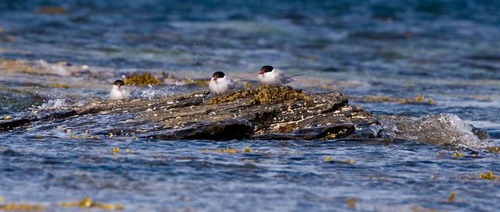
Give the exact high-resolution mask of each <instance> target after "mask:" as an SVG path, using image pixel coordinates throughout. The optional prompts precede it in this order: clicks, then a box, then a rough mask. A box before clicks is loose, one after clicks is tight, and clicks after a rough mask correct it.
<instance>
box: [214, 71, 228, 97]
mask: <svg viewBox="0 0 500 212" xmlns="http://www.w3.org/2000/svg"><path fill="white" fill-rule="evenodd" d="M231 87H232V82H231V80H229V79H228V78H227V77H226V74H224V72H222V71H217V72H215V73H214V74H212V79H211V80H210V83H208V89H209V90H210V93H211V94H212V95H223V94H226V93H228V92H229V89H230V88H231Z"/></svg>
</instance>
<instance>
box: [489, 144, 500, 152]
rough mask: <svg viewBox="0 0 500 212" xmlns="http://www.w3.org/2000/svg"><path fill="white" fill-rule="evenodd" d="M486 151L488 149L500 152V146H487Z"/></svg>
mask: <svg viewBox="0 0 500 212" xmlns="http://www.w3.org/2000/svg"><path fill="white" fill-rule="evenodd" d="M486 151H488V152H490V153H500V146H490V147H486Z"/></svg>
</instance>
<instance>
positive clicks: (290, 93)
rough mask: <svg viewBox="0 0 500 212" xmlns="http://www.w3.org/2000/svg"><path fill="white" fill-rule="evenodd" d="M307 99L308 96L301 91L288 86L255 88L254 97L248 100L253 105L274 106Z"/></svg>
mask: <svg viewBox="0 0 500 212" xmlns="http://www.w3.org/2000/svg"><path fill="white" fill-rule="evenodd" d="M307 99H308V96H307V95H306V94H305V93H304V92H302V90H295V89H293V88H292V87H290V86H287V87H273V86H260V87H258V88H257V92H256V93H255V95H254V96H253V97H252V98H251V99H250V103H251V104H254V105H260V104H275V103H283V102H286V101H289V100H294V101H300V100H307Z"/></svg>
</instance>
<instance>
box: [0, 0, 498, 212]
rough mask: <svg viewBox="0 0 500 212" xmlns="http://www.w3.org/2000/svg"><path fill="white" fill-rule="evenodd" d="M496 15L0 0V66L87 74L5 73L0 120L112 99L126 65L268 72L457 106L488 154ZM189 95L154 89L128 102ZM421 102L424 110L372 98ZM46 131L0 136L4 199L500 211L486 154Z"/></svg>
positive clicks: (385, 107)
mask: <svg viewBox="0 0 500 212" xmlns="http://www.w3.org/2000/svg"><path fill="white" fill-rule="evenodd" d="M499 11H500V1H486V0H405V1H403V0H401V1H384V0H366V1H361V0H359V1H358V0H336V1H310V0H301V1H259V0H248V1H243V0H233V1H222V0H207V1H195V0H184V1H161V0H143V1H138V0H119V1H102V0H101V1H98V0H0V62H2V60H24V61H28V62H33V63H37V64H41V63H42V64H57V63H60V62H61V61H65V62H66V63H69V64H71V65H72V66H73V67H86V68H85V69H88V67H90V69H91V70H93V71H94V72H92V73H94V74H93V75H86V74H85V73H86V72H82V73H81V74H78V73H76V74H74V73H73V74H67V72H64V70H62V72H63V73H65V74H55V75H54V74H46V75H44V74H38V75H37V74H35V75H33V74H26V73H13V72H6V71H2V70H0V71H2V72H1V73H0V115H1V116H2V117H6V116H9V117H12V118H15V117H17V116H21V115H22V114H24V113H27V112H29V111H30V110H32V109H34V108H41V107H42V108H44V107H46V108H50V107H57V106H60V105H64V104H70V103H75V102H77V103H79V104H85V102H86V101H88V100H89V99H92V98H105V97H106V95H107V94H108V92H109V88H110V84H111V82H112V81H114V79H116V78H119V77H121V75H123V74H127V73H132V72H150V73H153V74H160V73H162V72H168V73H171V74H173V75H174V76H190V77H194V78H201V79H203V78H206V79H207V80H208V79H209V78H210V76H211V74H212V73H213V72H214V71H224V72H226V73H227V74H228V75H229V76H231V75H232V76H234V77H233V78H240V77H248V76H250V77H253V76H255V75H256V74H257V72H258V69H259V68H260V67H261V66H263V65H268V64H269V65H273V66H276V67H279V68H280V69H283V70H285V71H287V72H288V73H290V74H291V75H298V76H297V77H296V78H297V79H296V81H295V82H294V83H292V84H291V85H292V86H293V87H295V88H301V89H304V90H305V91H306V92H311V93H313V92H324V91H331V90H334V91H340V92H343V93H345V94H346V95H347V96H348V97H349V98H350V103H351V104H357V105H361V106H362V107H364V108H366V109H368V110H370V111H372V113H373V114H374V115H400V116H412V117H419V116H423V115H430V114H439V113H451V114H455V115H457V116H458V117H460V118H461V119H462V120H464V121H465V122H467V123H470V124H473V125H475V126H476V127H480V128H483V129H486V130H487V131H488V133H489V136H490V139H488V142H490V143H491V145H493V146H494V145H498V144H500V12H499ZM40 61H42V62H40ZM82 69H83V68H82ZM95 73H97V74H95ZM250 80H254V79H252V78H250ZM49 83H62V84H68V85H70V86H71V88H70V89H61V88H55V87H54V86H52V87H51V86H48V85H49ZM196 89H197V88H192V87H185V86H183V85H176V86H163V87H162V86H160V87H151V88H149V90H146V91H143V92H142V93H140V95H139V96H138V98H161V96H162V95H163V96H165V95H171V94H177V93H184V92H190V91H194V90H196ZM419 95H422V96H424V97H425V98H426V99H429V100H432V102H433V104H430V105H427V104H399V103H398V102H377V101H375V102H374V101H366V98H365V97H367V96H379V97H389V98H401V99H413V98H415V97H417V96H419ZM116 118H117V117H114V116H113V115H109V116H105V115H104V116H102V117H101V118H100V119H99V120H95V123H93V125H92V126H93V128H97V129H100V128H102V129H105V128H107V127H108V125H109V123H111V122H113V121H115V120H116ZM73 121H78V120H73ZM53 124H54V125H57V126H58V127H57V128H55V129H52V130H46V129H45V128H44V125H36V124H35V125H34V126H28V127H26V129H22V130H15V131H10V132H0V206H1V205H2V204H7V203H12V202H16V203H29V204H40V205H43V206H44V207H46V209H47V210H48V211H64V210H73V209H74V208H64V207H60V204H61V203H62V202H69V201H79V200H81V199H83V198H84V197H90V198H92V200H94V201H98V202H103V203H111V204H120V205H123V206H124V209H125V210H126V211H350V210H353V211H431V210H433V209H436V210H439V211H498V210H499V209H500V204H499V203H498V202H499V201H498V200H499V199H500V191H499V189H498V188H499V185H500V179H498V178H497V179H496V180H492V181H490V180H485V179H480V178H479V177H478V176H479V175H480V174H483V173H486V172H488V171H492V172H493V173H494V174H495V175H499V174H500V165H499V159H500V156H499V154H495V153H489V152H487V151H480V152H479V153H474V154H473V153H469V152H466V151H465V152H455V151H451V150H446V149H443V148H441V147H437V146H432V145H426V144H421V143H418V142H416V141H395V142H393V143H379V142H370V141H368V140H367V141H359V140H356V141H354V140H342V139H336V140H332V141H298V140H297V141H259V140H231V141H223V142H221V141H218V142H215V141H208V140H192V141H162V140H150V139H142V138H134V137H121V136H113V137H98V138H97V139H96V138H92V139H91V138H82V137H81V136H80V137H78V138H75V137H74V136H72V134H70V133H68V128H67V127H66V124H67V123H65V121H61V122H59V123H53ZM73 125H74V123H73ZM85 127H88V126H87V125H84V124H82V128H81V129H77V130H79V131H75V129H73V132H74V133H83V132H84V131H85ZM114 148H115V151H113V149H114ZM116 148H119V150H120V151H116V150H117V149H116ZM228 149H229V150H235V152H236V153H231V151H225V150H228ZM245 149H247V150H248V149H251V151H250V152H245V151H244V150H245ZM233 152H234V151H233ZM327 157H329V158H331V161H330V162H326V158H327ZM452 194H456V197H455V198H451V196H452ZM2 200H3V201H2Z"/></svg>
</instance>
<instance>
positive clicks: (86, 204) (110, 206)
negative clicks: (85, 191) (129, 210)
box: [61, 197, 125, 210]
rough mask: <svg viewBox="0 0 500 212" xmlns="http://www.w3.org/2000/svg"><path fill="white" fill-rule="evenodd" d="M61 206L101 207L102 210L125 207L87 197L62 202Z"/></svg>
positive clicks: (122, 208)
mask: <svg viewBox="0 0 500 212" xmlns="http://www.w3.org/2000/svg"><path fill="white" fill-rule="evenodd" d="M61 207H65V208H97V209H103V210H124V209H125V207H123V205H119V204H107V203H99V202H95V201H93V200H92V199H90V198H89V197H85V198H83V199H82V200H80V201H78V202H77V201H73V202H63V203H62V204H61Z"/></svg>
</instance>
